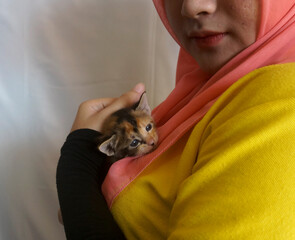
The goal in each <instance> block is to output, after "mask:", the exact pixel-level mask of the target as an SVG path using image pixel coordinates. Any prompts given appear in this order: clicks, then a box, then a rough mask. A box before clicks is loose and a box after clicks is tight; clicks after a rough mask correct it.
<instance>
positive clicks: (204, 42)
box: [190, 32, 226, 48]
mask: <svg viewBox="0 0 295 240" xmlns="http://www.w3.org/2000/svg"><path fill="white" fill-rule="evenodd" d="M225 36H226V33H218V32H216V33H215V32H206V33H205V32H202V33H197V34H192V35H190V38H191V39H192V40H193V41H195V43H196V44H197V46H198V47H200V48H208V47H214V46H217V45H218V44H219V43H220V42H221V41H222V40H223V39H224V37H225Z"/></svg>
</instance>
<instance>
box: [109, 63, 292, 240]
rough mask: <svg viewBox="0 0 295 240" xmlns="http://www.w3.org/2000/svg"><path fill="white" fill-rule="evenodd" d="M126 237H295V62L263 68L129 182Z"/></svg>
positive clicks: (121, 202) (121, 214)
mask: <svg viewBox="0 0 295 240" xmlns="http://www.w3.org/2000/svg"><path fill="white" fill-rule="evenodd" d="M111 211H112V213H113V215H114V217H115V219H116V220H117V222H118V223H119V225H120V227H121V229H122V230H123V231H124V233H125V235H126V237H127V238H128V239H140V240H144V239H146V240H157V239H179V240H185V239H189V240H193V239H209V240H213V239H218V240H228V239H235V240H236V239H239V240H241V239H250V240H255V239H259V240H261V239H267V240H271V239H282V240H289V239H290V240H291V239H292V240H294V239H295V63H290V64H282V65H274V66H269V67H265V68H262V69H258V70H256V71H254V72H252V73H250V74H248V75H247V76H245V77H243V78H242V79H240V80H239V81H238V82H236V83H235V84H234V85H233V86H232V87H230V88H229V89H228V90H227V91H226V92H225V93H224V94H223V95H222V96H221V97H220V98H219V99H218V101H217V102H216V103H215V104H214V105H213V106H212V108H211V109H210V110H209V112H208V113H207V114H206V115H205V116H204V118H203V119H202V120H201V121H200V122H199V123H198V124H197V125H196V126H195V127H194V129H193V130H192V131H191V132H189V133H187V134H186V135H185V136H184V137H182V139H180V140H179V141H178V142H177V143H176V144H175V145H174V146H173V147H172V148H170V150H168V151H167V152H166V153H164V154H163V155H162V156H161V157H159V158H158V159H156V160H155V161H154V162H153V163H151V164H150V165H149V166H148V167H147V168H146V169H145V170H144V171H143V172H142V173H141V175H140V176H139V177H137V178H136V179H135V180H134V181H133V182H132V183H131V184H129V186H128V187H127V188H125V189H124V191H122V192H121V193H120V195H119V196H118V197H117V199H116V200H115V202H114V203H113V206H112V209H111Z"/></svg>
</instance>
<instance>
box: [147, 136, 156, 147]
mask: <svg viewBox="0 0 295 240" xmlns="http://www.w3.org/2000/svg"><path fill="white" fill-rule="evenodd" d="M147 144H148V145H149V146H154V145H155V140H154V139H152V138H151V139H149V140H148V142H147Z"/></svg>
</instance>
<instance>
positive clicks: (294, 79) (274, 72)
mask: <svg viewBox="0 0 295 240" xmlns="http://www.w3.org/2000/svg"><path fill="white" fill-rule="evenodd" d="M239 85H242V86H243V87H245V90H250V89H252V88H256V91H254V93H255V92H257V91H259V92H261V93H271V94H273V95H274V96H275V95H276V94H277V93H278V94H279V95H280V93H283V94H287V95H289V94H290V95H293V96H295V91H294V90H295V63H285V64H275V65H270V66H266V67H262V68H258V69H256V70H254V71H252V72H251V73H249V74H247V75H246V76H244V77H243V78H241V79H240V80H239V81H238V82H237V86H239ZM274 96H273V97H274ZM285 96H286V95H285Z"/></svg>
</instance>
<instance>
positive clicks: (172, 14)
mask: <svg viewBox="0 0 295 240" xmlns="http://www.w3.org/2000/svg"><path fill="white" fill-rule="evenodd" d="M164 2H165V9H166V12H167V17H168V21H169V23H170V25H171V27H172V29H173V31H174V33H175V35H176V37H177V38H178V39H179V41H180V43H181V44H182V46H183V47H184V48H185V49H186V50H187V51H188V52H189V53H190V54H191V55H192V56H193V57H194V59H195V60H196V61H197V62H198V64H199V66H200V67H201V68H202V69H203V70H204V71H205V72H207V73H209V74H214V73H215V72H216V71H217V70H218V69H220V68H221V67H222V66H223V65H224V64H226V63H227V62H228V61H229V60H230V59H231V58H233V57H234V56H235V55H237V54H238V53H239V52H241V51H242V50H243V49H245V48H247V47H248V46H249V45H251V44H252V43H254V42H255V40H256V36H257V32H258V15H259V14H258V12H259V10H258V9H259V0H164Z"/></svg>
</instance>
